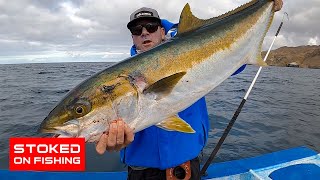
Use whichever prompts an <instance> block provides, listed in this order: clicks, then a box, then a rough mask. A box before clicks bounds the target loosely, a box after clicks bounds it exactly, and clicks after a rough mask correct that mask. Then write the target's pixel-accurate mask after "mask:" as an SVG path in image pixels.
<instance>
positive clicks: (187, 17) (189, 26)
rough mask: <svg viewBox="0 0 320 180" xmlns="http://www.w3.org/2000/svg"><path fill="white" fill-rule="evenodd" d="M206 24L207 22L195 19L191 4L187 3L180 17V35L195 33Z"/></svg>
mask: <svg viewBox="0 0 320 180" xmlns="http://www.w3.org/2000/svg"><path fill="white" fill-rule="evenodd" d="M204 24H206V20H203V19H199V18H197V17H195V16H194V15H193V14H192V12H191V9H190V5H189V3H187V4H186V5H185V6H184V8H183V10H182V12H181V15H180V20H179V26H178V34H182V33H186V32H189V31H193V30H195V29H197V28H199V27H201V26H203V25H204Z"/></svg>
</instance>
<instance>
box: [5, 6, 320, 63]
mask: <svg viewBox="0 0 320 180" xmlns="http://www.w3.org/2000/svg"><path fill="white" fill-rule="evenodd" d="M248 1H249V0H223V1H222V0H170V1H163V0H134V1H133V0H77V1H75V0H69V1H66V0H0V64H3V63H10V64H13V63H33V62H36V63H37V62H66V61H69V62H70V61H77V62H84V61H88V62H93V61H94V62H101V61H104V62H109V61H112V62H114V61H120V60H123V59H124V58H126V57H128V56H129V48H130V46H131V44H132V40H131V36H130V34H129V31H128V30H127V28H126V24H127V22H128V20H129V15H130V14H131V13H132V12H133V11H134V10H136V9H138V8H140V7H143V6H145V7H151V8H154V9H157V10H158V12H159V15H160V16H161V18H165V19H168V20H170V21H173V22H177V21H178V19H179V16H180V12H181V10H182V8H183V6H184V5H185V4H186V3H187V2H188V3H189V4H190V6H191V10H192V12H193V14H194V15H196V16H197V17H199V18H202V19H205V18H210V17H213V16H217V15H220V14H222V13H225V12H227V11H229V10H232V9H234V8H236V7H237V6H239V5H241V4H243V3H246V2H248ZM284 12H287V13H288V14H289V18H290V19H289V21H287V20H286V21H285V24H284V26H283V29H282V31H281V33H280V35H279V36H278V38H277V40H276V42H275V46H274V48H278V47H281V46H299V45H308V44H309V45H319V43H320V21H319V17H320V0H303V1H302V0H284V7H283V9H282V10H281V11H280V12H277V13H276V16H275V19H274V21H273V24H272V27H271V29H270V31H269V33H268V34H267V37H266V38H265V41H264V45H263V47H264V50H265V49H267V47H268V46H269V45H270V44H271V41H272V39H273V36H274V34H275V31H276V29H277V27H278V25H279V24H280V21H281V19H282V17H283V13H284Z"/></svg>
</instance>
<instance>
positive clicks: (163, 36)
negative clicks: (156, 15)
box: [161, 27, 166, 40]
mask: <svg viewBox="0 0 320 180" xmlns="http://www.w3.org/2000/svg"><path fill="white" fill-rule="evenodd" d="M165 33H166V31H165V30H164V28H163V27H161V39H162V40H165V39H166V34H165Z"/></svg>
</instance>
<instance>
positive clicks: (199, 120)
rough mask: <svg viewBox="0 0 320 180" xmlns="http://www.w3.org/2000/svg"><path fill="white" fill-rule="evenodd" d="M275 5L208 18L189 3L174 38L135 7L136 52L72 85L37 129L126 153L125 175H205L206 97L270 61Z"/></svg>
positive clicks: (256, 4)
mask: <svg viewBox="0 0 320 180" xmlns="http://www.w3.org/2000/svg"><path fill="white" fill-rule="evenodd" d="M274 2H275V3H273V1H271V0H252V1H250V2H248V3H246V4H245V5H242V6H240V7H238V8H236V9H235V10H233V11H230V12H228V13H226V14H223V15H221V16H218V17H214V18H211V19H207V20H201V19H198V18H197V17H195V16H194V15H193V14H192V13H191V10H190V6H189V5H188V4H187V5H186V6H185V7H184V9H183V11H182V13H181V16H180V21H179V25H178V27H177V33H176V35H175V37H174V38H172V39H167V38H166V34H168V33H169V34H170V35H172V34H175V32H172V31H169V29H171V28H172V27H175V26H174V24H172V23H170V22H168V21H165V20H161V19H160V17H159V15H158V13H157V11H155V10H154V9H151V8H141V9H138V10H137V11H135V12H134V13H132V14H131V16H130V22H129V23H128V25H127V27H128V29H129V30H130V32H131V34H132V40H133V44H134V46H133V48H132V49H131V54H132V55H134V56H132V57H130V58H128V59H126V60H124V61H121V62H119V63H117V64H115V65H113V66H111V67H108V68H106V69H105V70H103V71H101V72H98V73H97V74H95V75H93V76H91V77H90V78H88V79H87V80H85V81H84V82H82V83H81V84H79V85H78V86H77V87H75V88H74V89H73V90H72V91H70V92H69V93H68V94H67V95H66V96H65V97H64V99H62V100H61V102H60V103H59V104H58V105H57V106H56V107H55V108H54V109H53V110H52V111H51V112H50V113H49V115H48V116H47V117H46V118H45V120H44V121H43V122H42V123H41V125H40V128H39V131H40V132H44V133H55V134H57V135H56V137H58V138H59V137H84V138H85V141H86V142H96V143H97V144H96V151H97V152H98V153H99V154H103V153H104V152H105V151H114V150H115V151H118V150H121V160H122V161H123V162H124V163H125V164H127V165H128V179H177V178H179V179H198V178H200V176H199V172H200V162H199V158H198V156H199V154H200V153H201V151H202V149H203V148H204V146H205V144H206V141H207V138H208V131H209V129H210V128H209V120H208V113H207V109H206V103H205V99H204V96H205V95H206V94H207V93H209V92H210V91H211V90H212V89H214V88H215V87H217V86H218V85H219V84H220V83H222V82H223V81H224V80H226V79H227V78H228V77H230V76H231V75H232V74H235V72H236V73H237V72H239V71H241V70H242V69H243V65H244V64H248V63H250V64H257V65H260V66H261V65H265V63H264V62H263V60H262V58H261V45H262V42H263V39H264V37H265V34H266V32H267V31H268V29H269V27H270V24H271V22H272V18H273V15H274V11H278V10H280V9H281V7H282V0H274ZM135 54H136V55H135ZM241 67H242V68H241ZM239 68H240V70H239Z"/></svg>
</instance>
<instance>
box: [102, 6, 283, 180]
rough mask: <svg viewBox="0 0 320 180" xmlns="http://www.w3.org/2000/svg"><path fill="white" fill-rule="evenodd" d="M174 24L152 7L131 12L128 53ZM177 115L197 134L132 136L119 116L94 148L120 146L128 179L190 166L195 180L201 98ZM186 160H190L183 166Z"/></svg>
mask: <svg viewBox="0 0 320 180" xmlns="http://www.w3.org/2000/svg"><path fill="white" fill-rule="evenodd" d="M282 5H283V2H282V0H275V4H274V10H275V11H278V10H280V9H281V8H282ZM174 26H175V24H172V23H170V22H167V21H165V20H162V22H161V20H160V18H159V15H158V13H157V11H156V10H154V9H151V8H140V9H138V10H137V11H135V12H134V13H132V14H131V16H130V22H129V23H128V25H127V27H128V29H129V30H130V31H131V34H132V40H133V44H134V46H133V47H132V48H131V55H135V54H138V53H143V52H145V51H148V50H150V49H151V48H153V47H155V46H157V45H159V44H161V43H162V42H164V41H165V40H166V39H167V37H166V34H167V35H168V34H169V33H170V32H168V31H169V30H170V29H172V27H174ZM171 33H175V31H174V32H171ZM240 72H241V70H240ZM236 74H237V72H236ZM179 117H180V118H182V119H183V120H185V121H186V122H188V123H189V124H190V125H191V126H192V127H193V129H196V130H195V131H196V133H193V134H186V133H181V132H175V131H167V130H165V129H161V128H158V127H156V126H151V127H149V128H147V129H144V130H142V131H140V132H137V133H136V136H135V135H134V133H133V129H131V128H130V127H129V126H128V125H127V124H126V123H125V122H124V121H122V120H121V119H119V120H115V121H113V122H112V123H111V126H110V129H109V131H108V133H104V134H103V135H102V136H101V138H100V140H99V142H98V143H97V146H96V150H97V152H98V153H99V154H103V153H104V152H105V151H106V150H107V151H113V150H115V151H118V150H120V149H122V150H121V160H122V161H123V162H124V163H126V164H127V165H128V179H148V178H151V177H155V178H154V179H166V177H167V176H169V175H168V168H169V169H170V168H172V167H178V166H179V165H180V167H181V168H182V169H183V171H185V170H186V169H188V166H189V167H191V172H186V173H187V174H188V173H191V174H190V175H189V177H190V179H195V178H196V177H199V172H200V163H199V159H198V155H199V154H200V152H201V150H202V149H203V148H204V146H205V143H206V139H207V138H208V130H209V123H208V114H207V109H206V103H205V99H204V97H203V98H201V99H200V100H198V101H197V102H196V103H194V104H192V105H191V106H190V107H188V108H187V109H185V110H184V111H182V112H180V113H179ZM192 123H195V125H193V124H192ZM196 127H199V128H196ZM134 136H135V138H134ZM192 136H193V137H192ZM134 139H135V140H134ZM185 142H187V143H185ZM124 147H126V148H124ZM123 148H124V149H123ZM188 161H189V162H190V163H189V164H187V165H186V163H185V162H188ZM171 170H175V171H172V172H173V173H176V175H177V176H181V177H183V176H184V177H186V175H187V174H184V172H183V171H180V172H179V171H177V170H178V169H177V168H172V169H171ZM180 170H181V169H180ZM147 177H148V178H147Z"/></svg>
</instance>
